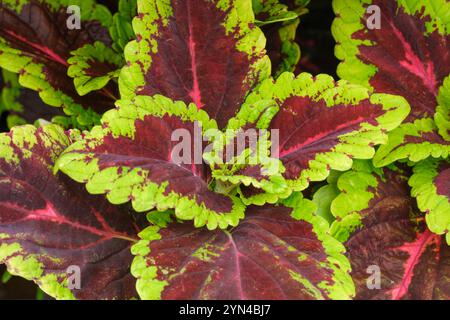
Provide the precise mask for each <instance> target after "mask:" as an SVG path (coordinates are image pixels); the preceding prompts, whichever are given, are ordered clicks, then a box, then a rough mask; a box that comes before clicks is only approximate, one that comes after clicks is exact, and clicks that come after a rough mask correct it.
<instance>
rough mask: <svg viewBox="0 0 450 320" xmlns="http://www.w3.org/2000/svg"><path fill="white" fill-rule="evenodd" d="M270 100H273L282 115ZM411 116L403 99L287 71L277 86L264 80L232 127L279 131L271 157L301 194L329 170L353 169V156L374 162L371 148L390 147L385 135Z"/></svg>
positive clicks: (260, 196)
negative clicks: (280, 163)
mask: <svg viewBox="0 0 450 320" xmlns="http://www.w3.org/2000/svg"><path fill="white" fill-rule="evenodd" d="M267 101H275V102H276V103H277V104H278V108H279V111H278V112H275V111H274V110H273V109H274V108H273V104H270V103H267ZM261 102H263V103H261ZM408 112H409V106H408V103H407V102H406V101H405V99H403V98H402V97H399V96H393V95H387V94H371V93H370V92H369V90H368V89H365V88H364V87H361V86H357V85H350V84H348V83H347V82H346V81H339V82H337V83H335V82H334V80H333V78H332V77H330V76H326V75H319V76H317V77H316V78H314V77H312V76H311V75H310V74H308V73H303V74H301V75H299V76H298V77H296V78H294V75H293V74H291V73H284V74H283V75H281V76H280V77H279V78H278V80H277V81H276V82H273V81H272V80H266V81H264V82H263V83H262V84H261V86H260V87H259V89H258V90H257V91H255V92H253V93H252V94H251V95H249V97H248V99H247V101H246V103H245V104H244V105H243V107H242V109H241V110H240V112H239V113H238V115H237V116H236V118H235V119H233V120H232V121H231V122H230V124H229V126H232V127H239V126H242V127H246V126H248V125H249V123H252V124H254V125H255V126H256V127H258V128H264V129H267V130H269V132H271V134H272V135H273V134H274V133H277V135H278V136H279V139H278V140H279V141H278V148H276V150H275V155H272V156H276V157H279V159H280V160H281V162H282V165H283V167H284V168H285V171H284V172H283V173H282V175H283V177H284V178H285V180H286V182H287V185H288V186H289V188H290V189H291V190H295V191H301V190H304V189H306V188H307V187H308V185H309V182H310V181H322V180H325V179H326V178H327V176H328V174H329V172H330V170H331V169H334V170H339V171H345V170H348V169H350V168H351V166H352V159H353V158H355V159H371V158H372V157H373V155H374V153H375V151H374V148H373V147H374V146H375V145H377V144H383V143H386V142H387V134H386V132H387V131H390V130H392V129H394V128H396V127H397V126H398V125H399V124H400V123H401V122H402V120H403V119H404V118H405V117H406V116H407V114H408ZM273 143H274V142H273V141H272V144H273ZM247 192H249V193H250V194H251V196H250V199H248V201H250V202H252V201H253V200H252V198H254V197H258V199H257V200H255V201H258V202H260V200H261V199H263V198H264V195H261V193H260V192H257V193H258V194H257V195H253V194H254V193H255V192H254V191H249V190H246V192H244V196H245V193H247ZM268 199H269V198H268ZM270 199H271V200H274V201H276V198H273V197H272V196H270Z"/></svg>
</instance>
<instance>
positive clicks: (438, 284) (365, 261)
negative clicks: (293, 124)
mask: <svg viewBox="0 0 450 320" xmlns="http://www.w3.org/2000/svg"><path fill="white" fill-rule="evenodd" d="M372 176H373V177H375V181H376V182H375V183H372V182H369V185H366V186H367V188H361V189H360V187H361V186H363V185H364V182H366V183H367V182H368V181H371V179H372V178H368V177H367V173H362V172H359V173H357V174H356V175H355V173H353V179H352V186H353V189H349V190H346V194H345V195H346V197H348V199H353V202H354V204H348V205H353V206H358V204H357V203H356V202H357V201H358V199H359V197H361V198H365V196H364V193H366V192H369V193H370V194H372V196H371V197H372V198H371V199H370V201H369V202H368V204H367V205H366V206H364V207H365V208H364V209H362V210H356V211H354V212H352V213H351V215H357V216H358V219H359V220H360V222H359V225H358V229H357V230H356V231H354V232H350V234H351V235H350V238H349V239H348V241H347V242H346V243H345V246H346V248H347V256H348V258H349V259H350V262H351V265H352V273H351V275H352V278H353V280H354V282H355V285H356V298H357V299H394V300H398V299H413V300H427V299H442V300H448V299H450V282H449V281H448V275H449V274H450V248H449V247H448V245H447V244H446V242H445V237H444V236H440V235H437V234H434V233H432V232H431V231H429V230H428V229H427V227H426V224H425V219H424V217H423V215H422V214H421V213H420V211H419V210H418V209H417V207H416V202H415V199H414V198H412V197H411V196H410V188H409V187H408V179H407V176H405V175H404V174H403V173H400V172H395V171H391V170H389V169H384V171H383V174H382V175H381V176H379V175H376V174H372ZM341 179H346V177H345V174H344V175H343V176H341V178H340V181H339V182H338V186H339V185H341V186H343V185H346V184H344V181H341ZM348 186H349V187H350V186H351V185H348ZM335 201H336V200H335ZM333 209H334V211H337V210H336V208H333ZM333 213H335V212H333ZM351 215H350V216H351ZM350 216H344V217H342V218H339V219H338V220H337V223H338V224H341V226H342V227H345V225H346V224H347V222H346V221H347V218H348V217H350ZM348 221H350V220H348ZM378 268H379V269H378ZM377 269H378V270H379V271H380V273H379V274H378V275H379V276H380V278H379V280H380V282H379V284H380V286H379V287H378V288H377V287H376V286H375V285H376V280H377ZM372 286H373V287H372ZM370 288H372V289H370Z"/></svg>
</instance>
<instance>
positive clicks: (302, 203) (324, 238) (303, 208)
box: [281, 192, 355, 300]
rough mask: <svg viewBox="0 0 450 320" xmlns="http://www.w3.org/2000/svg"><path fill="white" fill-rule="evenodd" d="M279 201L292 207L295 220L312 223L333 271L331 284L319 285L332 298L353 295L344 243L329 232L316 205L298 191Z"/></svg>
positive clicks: (343, 297)
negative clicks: (317, 213)
mask: <svg viewBox="0 0 450 320" xmlns="http://www.w3.org/2000/svg"><path fill="white" fill-rule="evenodd" d="M281 203H282V204H283V205H285V206H287V207H290V208H292V209H293V211H292V214H291V216H292V217H293V218H294V219H296V220H304V221H306V222H309V223H311V224H312V225H313V231H314V233H315V234H316V235H317V238H318V239H319V240H320V241H321V242H322V245H323V247H324V249H325V253H326V254H327V261H328V263H329V265H328V266H329V267H330V268H331V269H332V270H333V271H334V275H333V280H334V283H333V284H331V285H330V284H329V283H321V284H319V287H320V288H321V289H324V290H325V291H327V292H328V295H329V297H330V298H331V299H333V300H348V299H351V298H352V297H354V296H355V285H354V283H353V280H352V277H351V276H350V271H351V266H350V262H349V260H348V259H347V257H346V256H345V254H344V253H345V251H346V249H345V247H344V245H343V244H342V243H341V242H339V241H338V240H336V239H335V238H334V237H332V236H331V235H330V234H329V224H328V222H327V221H326V220H325V219H324V218H323V217H320V216H318V215H316V214H315V212H316V211H317V206H316V204H315V203H314V202H312V201H311V200H308V199H305V198H304V197H303V195H302V194H301V193H300V192H295V193H293V194H292V195H291V196H290V197H289V198H287V199H285V200H282V201H281Z"/></svg>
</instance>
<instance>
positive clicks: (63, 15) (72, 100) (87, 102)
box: [0, 0, 115, 127]
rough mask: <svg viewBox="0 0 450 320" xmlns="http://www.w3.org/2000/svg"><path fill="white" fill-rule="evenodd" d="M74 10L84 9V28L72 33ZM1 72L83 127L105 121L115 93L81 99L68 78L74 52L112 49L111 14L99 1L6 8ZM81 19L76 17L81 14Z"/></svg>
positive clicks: (0, 28) (0, 22) (41, 0)
mask: <svg viewBox="0 0 450 320" xmlns="http://www.w3.org/2000/svg"><path fill="white" fill-rule="evenodd" d="M71 5H76V6H78V7H79V8H80V14H81V16H80V19H81V28H80V29H73V30H69V27H68V25H67V24H68V22H69V19H72V18H73V17H71V15H70V14H69V13H67V12H68V11H67V9H68V7H69V6H71ZM0 6H1V11H0V66H1V67H3V68H5V69H7V70H9V71H12V72H15V73H19V74H20V79H19V80H20V84H21V85H23V86H24V87H26V88H29V89H32V90H35V91H38V92H39V96H40V97H41V98H42V100H43V101H44V102H45V103H46V104H48V105H50V106H55V107H62V108H64V111H65V113H66V114H67V115H69V116H75V117H77V120H78V122H79V125H80V126H81V127H89V126H91V125H92V124H93V123H97V122H98V121H99V115H98V114H97V112H98V113H102V112H104V111H105V110H108V109H110V108H111V107H112V106H113V103H114V100H115V98H113V96H114V93H111V90H112V89H111V90H106V89H105V90H102V91H99V92H96V93H92V94H88V95H86V96H84V97H80V96H79V95H78V94H77V92H76V90H75V87H74V85H73V80H72V79H71V78H70V77H69V76H67V68H68V67H69V64H68V62H67V60H68V59H69V57H70V52H71V51H73V50H76V49H78V48H80V47H82V46H83V45H85V44H88V43H91V44H92V43H94V42H95V41H101V42H103V43H104V44H105V45H108V46H109V45H110V44H111V39H110V37H109V35H108V27H109V25H110V23H111V14H110V13H109V11H108V10H107V9H106V8H105V7H103V6H101V5H97V4H95V2H94V1H93V0H87V1H85V0H83V1H81V0H74V1H72V0H70V1H69V0H56V1H46V0H28V1H19V2H16V1H9V0H8V1H2V2H1V3H0ZM75 14H76V12H75Z"/></svg>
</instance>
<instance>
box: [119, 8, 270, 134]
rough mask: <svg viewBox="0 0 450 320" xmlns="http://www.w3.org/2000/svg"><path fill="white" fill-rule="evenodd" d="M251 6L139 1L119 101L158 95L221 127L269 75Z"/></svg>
mask: <svg viewBox="0 0 450 320" xmlns="http://www.w3.org/2000/svg"><path fill="white" fill-rule="evenodd" d="M251 5H252V3H251V0H231V1H221V0H213V1H206V0H183V1H181V0H171V1H159V0H150V1H144V0H138V16H137V17H136V18H135V19H134V21H133V28H134V31H135V33H136V38H137V40H136V41H132V42H130V43H129V44H128V45H127V47H126V49H125V58H126V60H127V66H126V67H124V68H123V69H122V72H121V75H120V78H119V87H120V92H121V95H122V98H125V99H130V98H132V97H133V96H134V95H154V94H162V95H164V96H167V97H169V98H171V99H173V100H182V101H184V102H185V103H190V102H194V103H195V104H196V106H197V107H198V108H199V109H203V110H205V111H206V112H207V113H208V114H209V116H210V117H211V118H213V119H215V120H216V121H217V123H218V125H219V128H223V127H225V125H226V123H227V121H228V119H229V118H231V117H232V116H234V115H235V113H236V112H237V110H238V109H239V108H240V106H241V104H242V102H243V101H244V99H245V97H246V95H247V93H248V92H249V90H251V89H252V88H253V87H255V86H256V85H257V84H258V83H259V82H260V81H261V80H262V79H265V78H267V77H268V76H269V75H270V61H269V58H268V57H267V56H266V55H265V50H264V46H265V38H264V35H263V33H262V32H261V30H260V29H259V28H257V27H255V25H254V24H255V20H254V15H253V11H252V7H251Z"/></svg>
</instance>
